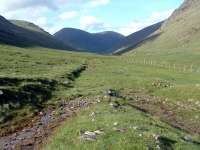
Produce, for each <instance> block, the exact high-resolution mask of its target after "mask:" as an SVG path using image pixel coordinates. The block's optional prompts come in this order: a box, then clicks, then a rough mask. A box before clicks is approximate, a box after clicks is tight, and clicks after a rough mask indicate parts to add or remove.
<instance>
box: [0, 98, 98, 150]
mask: <svg viewBox="0 0 200 150" xmlns="http://www.w3.org/2000/svg"><path fill="white" fill-rule="evenodd" d="M93 103H94V102H91V101H90V100H88V99H84V100H82V98H77V99H74V100H71V101H67V102H62V103H60V106H59V109H58V110H56V111H55V110H47V111H45V112H41V115H40V116H38V118H37V119H36V121H35V122H33V123H30V124H32V125H31V126H32V127H27V128H24V129H23V130H21V131H17V132H16V133H14V134H12V135H9V136H5V137H1V138H0V149H1V150H18V149H19V150H27V149H28V150H34V149H38V147H39V146H40V145H41V144H42V142H44V141H45V139H47V138H48V136H49V135H50V134H51V133H52V131H53V129H54V128H55V127H58V126H59V125H60V123H62V122H63V121H65V120H66V119H67V118H70V117H73V116H76V114H77V112H79V111H80V110H83V109H85V108H88V107H89V106H90V105H92V104H93Z"/></svg>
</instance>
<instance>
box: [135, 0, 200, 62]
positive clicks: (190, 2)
mask: <svg viewBox="0 0 200 150" xmlns="http://www.w3.org/2000/svg"><path fill="white" fill-rule="evenodd" d="M199 17H200V1H199V0H185V1H184V3H183V4H182V5H181V6H180V7H179V8H178V9H177V10H175V11H174V13H173V14H172V15H171V17H170V18H169V19H168V20H166V21H165V23H164V24H163V25H162V27H161V28H160V30H159V31H157V32H156V33H154V34H153V35H154V38H150V40H146V41H144V42H143V43H141V44H140V46H139V47H138V48H137V49H135V50H134V51H136V50H137V52H139V53H141V55H143V54H145V55H153V54H154V55H159V56H166V57H167V56H172V55H174V54H176V55H177V54H179V57H178V59H188V58H191V61H192V59H194V57H197V56H198V55H200V54H199V53H200V49H199V46H200V19H199ZM134 51H133V52H134ZM152 53H153V54H152ZM182 55H185V56H184V58H180V57H181V56H182ZM177 56H178V55H177ZM189 56H191V57H189ZM174 59H175V57H174ZM176 59H177V58H176Z"/></svg>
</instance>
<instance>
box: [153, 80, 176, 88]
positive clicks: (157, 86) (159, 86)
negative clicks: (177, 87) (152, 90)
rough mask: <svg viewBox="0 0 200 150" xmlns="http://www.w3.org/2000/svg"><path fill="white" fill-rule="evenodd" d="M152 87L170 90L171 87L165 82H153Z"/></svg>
mask: <svg viewBox="0 0 200 150" xmlns="http://www.w3.org/2000/svg"><path fill="white" fill-rule="evenodd" d="M152 86H154V87H156V88H170V87H172V86H173V85H172V84H171V83H170V82H169V81H165V80H157V81H154V82H153V83H152Z"/></svg>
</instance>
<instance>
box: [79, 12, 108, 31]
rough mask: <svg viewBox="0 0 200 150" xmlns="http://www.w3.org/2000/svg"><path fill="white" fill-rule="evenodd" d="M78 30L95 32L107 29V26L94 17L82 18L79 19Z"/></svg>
mask: <svg viewBox="0 0 200 150" xmlns="http://www.w3.org/2000/svg"><path fill="white" fill-rule="evenodd" d="M80 28H81V29H83V30H90V31H94V32H96V31H104V30H106V29H108V28H109V25H108V24H106V23H104V22H102V21H100V20H98V19H97V18H96V17H94V16H83V17H81V18H80Z"/></svg>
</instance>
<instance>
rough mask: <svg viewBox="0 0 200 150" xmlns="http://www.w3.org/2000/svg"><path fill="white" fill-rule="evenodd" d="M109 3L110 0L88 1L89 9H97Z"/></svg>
mask: <svg viewBox="0 0 200 150" xmlns="http://www.w3.org/2000/svg"><path fill="white" fill-rule="evenodd" d="M109 3H110V0H90V2H89V3H88V6H89V7H97V6H102V5H107V4H109Z"/></svg>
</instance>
